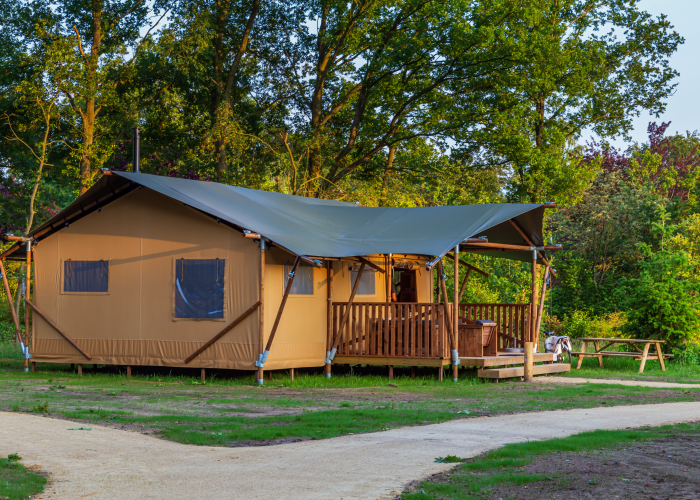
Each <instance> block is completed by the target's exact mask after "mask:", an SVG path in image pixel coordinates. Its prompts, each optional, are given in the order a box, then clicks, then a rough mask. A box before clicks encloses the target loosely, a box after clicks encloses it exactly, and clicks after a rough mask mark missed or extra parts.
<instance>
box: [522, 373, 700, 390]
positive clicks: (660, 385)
mask: <svg viewBox="0 0 700 500" xmlns="http://www.w3.org/2000/svg"><path fill="white" fill-rule="evenodd" d="M535 382H539V383H541V384H586V383H588V384H615V385H629V386H637V387H655V388H657V389H700V384H677V383H675V382H655V381H653V380H621V379H614V378H583V377H549V376H548V377H536V378H535Z"/></svg>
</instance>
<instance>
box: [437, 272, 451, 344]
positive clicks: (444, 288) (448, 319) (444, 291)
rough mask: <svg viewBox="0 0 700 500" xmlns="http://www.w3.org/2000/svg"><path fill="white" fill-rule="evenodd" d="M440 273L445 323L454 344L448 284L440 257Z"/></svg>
mask: <svg viewBox="0 0 700 500" xmlns="http://www.w3.org/2000/svg"><path fill="white" fill-rule="evenodd" d="M438 273H439V274H440V277H439V280H440V291H441V292H442V298H443V302H444V304H445V323H446V324H447V333H448V334H449V336H450V345H454V343H455V340H454V335H453V332H452V317H451V316H450V308H449V307H448V306H447V302H448V298H447V285H446V284H445V279H444V278H443V275H444V274H445V272H444V271H443V269H442V259H440V261H439V262H438Z"/></svg>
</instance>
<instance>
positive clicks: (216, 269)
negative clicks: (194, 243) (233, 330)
mask: <svg viewBox="0 0 700 500" xmlns="http://www.w3.org/2000/svg"><path fill="white" fill-rule="evenodd" d="M225 269H226V261H225V260H224V259H178V260H177V261H175V318H182V319H221V318H223V317H224V276H225Z"/></svg>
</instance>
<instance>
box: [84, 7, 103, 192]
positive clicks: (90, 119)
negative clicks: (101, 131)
mask: <svg viewBox="0 0 700 500" xmlns="http://www.w3.org/2000/svg"><path fill="white" fill-rule="evenodd" d="M102 9H103V6H102V0H93V1H92V47H91V48H90V57H89V58H88V62H87V63H88V68H87V72H88V92H87V96H86V98H85V109H84V110H83V113H82V119H83V156H82V158H81V159H80V194H83V193H84V192H85V191H87V190H88V188H89V187H90V184H91V182H92V177H93V164H92V148H93V141H94V136H95V117H96V113H95V100H96V94H97V87H98V84H97V67H98V65H99V59H100V44H101V43H102Z"/></svg>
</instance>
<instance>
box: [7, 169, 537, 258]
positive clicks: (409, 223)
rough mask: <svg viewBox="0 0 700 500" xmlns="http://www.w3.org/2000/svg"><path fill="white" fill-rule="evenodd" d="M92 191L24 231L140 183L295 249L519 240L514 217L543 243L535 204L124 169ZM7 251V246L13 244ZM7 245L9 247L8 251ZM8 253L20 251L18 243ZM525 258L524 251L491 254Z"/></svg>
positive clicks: (435, 249) (445, 246)
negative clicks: (432, 203) (300, 189)
mask: <svg viewBox="0 0 700 500" xmlns="http://www.w3.org/2000/svg"><path fill="white" fill-rule="evenodd" d="M106 173H108V174H110V175H104V176H102V178H101V179H99V180H98V181H97V182H96V183H95V185H94V186H92V188H90V189H89V190H88V191H87V192H86V193H84V194H83V195H82V196H80V197H79V198H78V199H77V200H76V201H75V202H73V203H72V204H71V205H70V206H68V207H67V208H66V209H65V210H63V211H62V212H61V213H59V214H58V215H56V216H55V217H53V218H52V219H51V220H50V221H48V222H47V223H45V224H43V225H42V226H40V227H39V228H37V229H36V230H34V231H33V232H32V236H34V237H35V238H37V239H38V240H39V239H41V237H42V236H48V235H50V234H52V233H53V232H55V231H56V230H60V228H61V227H63V226H65V225H66V224H67V223H70V222H72V220H74V219H75V218H77V217H78V216H80V215H81V214H87V213H89V212H90V211H92V210H94V209H96V208H97V207H98V206H104V205H105V204H107V203H110V202H111V201H113V200H115V199H117V198H118V197H119V196H120V195H123V194H126V193H127V192H129V191H131V190H133V189H135V188H139V187H144V188H148V189H151V190H153V191H156V192H158V193H160V194H162V195H165V196H168V197H169V198H172V199H174V200H177V201H180V202H182V203H184V204H186V205H189V206H191V207H193V208H195V209H197V210H200V211H201V212H203V213H205V214H208V215H210V216H212V217H215V218H217V219H221V220H222V221H226V222H228V223H230V224H232V225H234V226H237V227H238V228H239V229H242V230H249V231H251V232H254V233H259V234H261V235H262V236H264V237H266V238H268V239H269V240H271V241H272V242H273V243H275V244H277V245H279V246H282V247H284V248H286V249H288V250H290V251H292V252H293V253H295V254H298V255H305V256H316V257H355V256H361V255H375V254H388V253H393V254H397V253H401V254H415V255H425V256H431V257H432V256H442V255H444V254H445V253H447V252H448V251H450V250H451V249H453V248H454V247H455V245H457V244H459V243H460V242H462V241H463V240H465V239H466V238H469V237H479V236H486V237H488V239H489V242H491V243H507V244H515V245H523V244H524V243H523V238H522V236H521V235H520V234H519V233H518V232H517V231H516V230H515V229H514V228H513V227H512V225H511V224H510V223H508V221H509V219H515V220H516V222H517V223H518V225H519V226H520V227H521V228H522V229H523V231H524V232H525V234H527V235H528V237H529V238H530V240H531V241H532V242H533V243H534V244H535V245H537V246H542V245H543V238H542V219H543V215H544V209H545V208H544V206H543V205H527V204H509V203H498V204H485V205H458V206H444V207H423V208H395V207H391V208H389V207H387V208H378V207H362V206H358V205H355V204H353V203H346V202H342V201H334V200H320V199H316V198H305V197H302V196H292V195H287V194H282V193H275V192H269V191H257V190H254V189H246V188H242V187H237V186H228V185H225V184H218V183H214V182H203V181H195V180H189V179H181V178H174V177H164V176H155V175H148V174H142V173H131V172H106ZM13 248H14V247H13ZM11 250H12V249H11ZM10 253H12V254H13V255H12V258H18V257H20V255H19V254H20V253H22V254H23V253H24V249H23V248H22V246H21V245H17V248H16V249H15V250H13V251H12V252H10V251H8V252H5V256H8V254H10ZM493 254H494V255H498V256H499V257H506V258H513V259H518V260H529V259H531V256H530V255H529V254H528V253H527V252H501V251H499V252H493Z"/></svg>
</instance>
